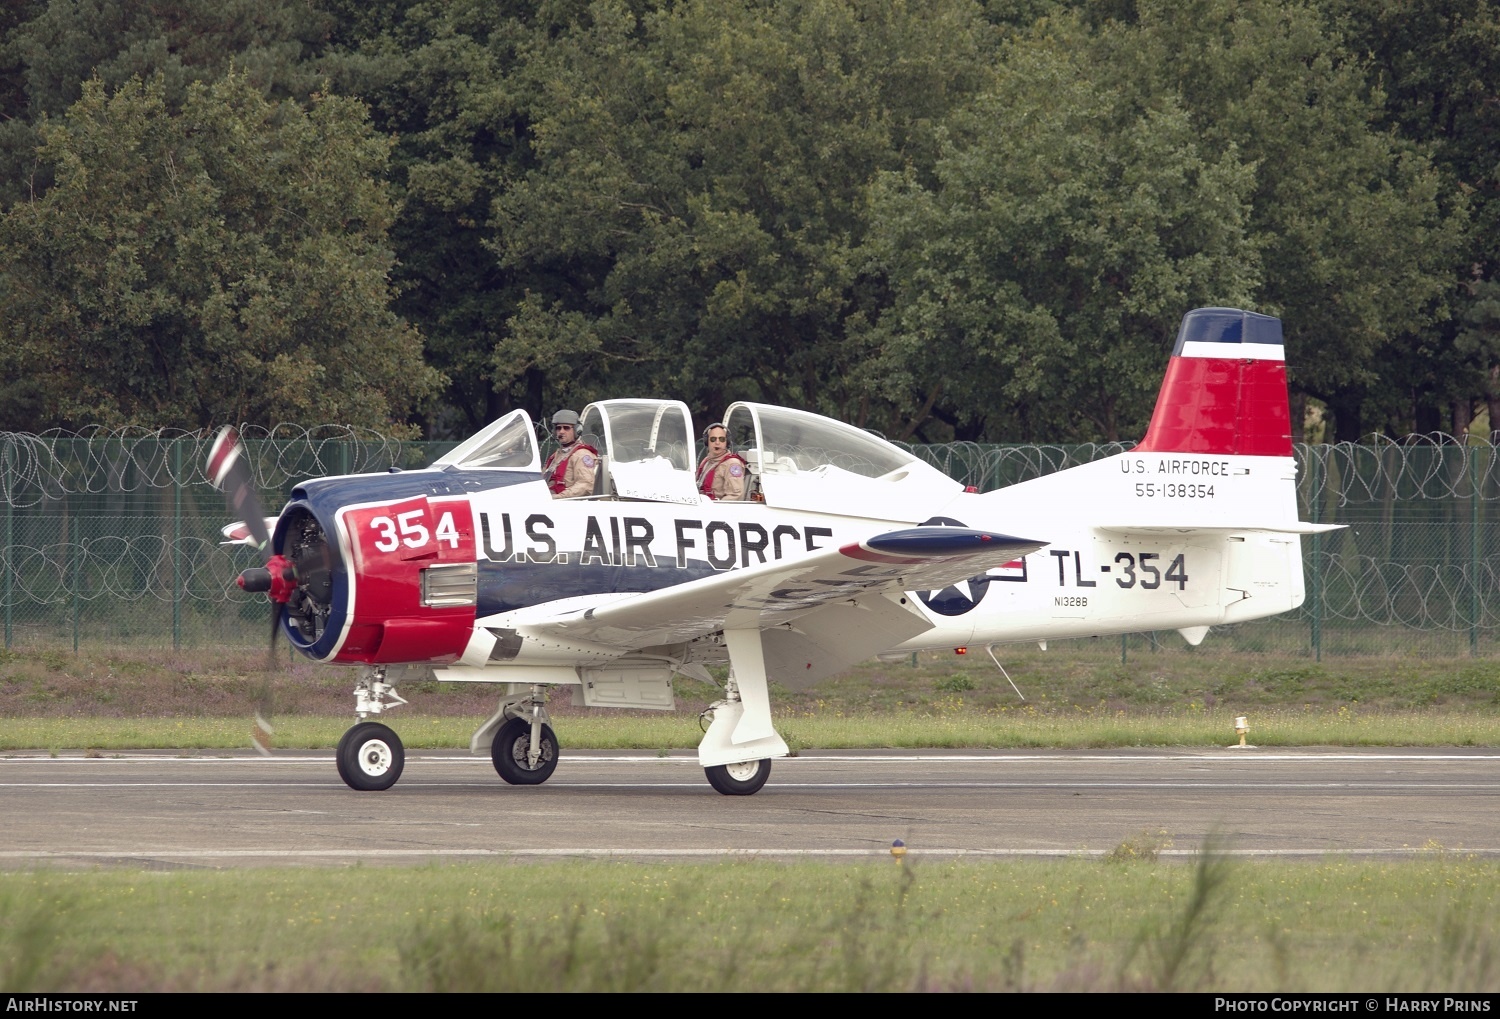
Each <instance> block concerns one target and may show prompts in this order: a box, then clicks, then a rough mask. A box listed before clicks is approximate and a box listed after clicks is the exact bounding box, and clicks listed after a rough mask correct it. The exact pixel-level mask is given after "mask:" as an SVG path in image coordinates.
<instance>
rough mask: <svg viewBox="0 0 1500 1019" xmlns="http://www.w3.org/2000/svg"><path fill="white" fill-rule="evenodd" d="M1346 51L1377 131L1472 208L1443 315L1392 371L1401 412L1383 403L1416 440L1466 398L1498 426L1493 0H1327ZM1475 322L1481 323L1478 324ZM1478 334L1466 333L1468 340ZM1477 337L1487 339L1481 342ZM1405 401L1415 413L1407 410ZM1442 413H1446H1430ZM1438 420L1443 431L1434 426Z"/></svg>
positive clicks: (1497, 112)
mask: <svg viewBox="0 0 1500 1019" xmlns="http://www.w3.org/2000/svg"><path fill="white" fill-rule="evenodd" d="M1327 2H1328V6H1329V9H1330V10H1332V11H1334V12H1335V13H1336V14H1337V15H1338V16H1339V17H1340V19H1341V21H1342V22H1343V24H1344V25H1346V30H1347V33H1348V38H1349V45H1350V46H1351V48H1353V49H1355V51H1356V52H1360V53H1364V54H1368V56H1369V59H1370V61H1371V67H1372V71H1373V72H1374V73H1376V74H1377V75H1378V76H1379V77H1378V80H1379V83H1380V86H1381V90H1382V93H1383V95H1384V97H1385V123H1387V124H1390V125H1392V126H1393V127H1395V129H1396V130H1398V131H1399V132H1400V133H1401V135H1402V136H1403V137H1405V138H1407V139H1409V140H1411V141H1413V142H1416V143H1418V144H1420V145H1422V146H1424V147H1425V148H1426V149H1428V150H1429V151H1430V152H1431V153H1432V158H1433V162H1434V164H1435V165H1436V166H1437V167H1438V168H1439V169H1440V170H1441V171H1442V173H1443V174H1444V177H1445V180H1444V188H1445V189H1446V190H1449V191H1452V192H1457V193H1461V194H1462V195H1463V196H1464V197H1465V198H1466V199H1467V201H1468V203H1469V206H1470V208H1471V209H1472V215H1471V217H1470V220H1469V223H1468V227H1467V229H1466V230H1465V231H1464V235H1463V238H1462V240H1461V242H1460V243H1459V245H1458V249H1457V251H1456V252H1455V257H1454V260H1453V265H1452V267H1451V273H1452V277H1453V282H1454V285H1455V286H1454V290H1453V292H1452V295H1451V298H1452V304H1453V306H1454V313H1453V315H1452V317H1451V318H1450V319H1449V320H1448V321H1445V322H1439V323H1436V325H1435V326H1434V328H1432V329H1429V330H1426V331H1425V335H1424V340H1425V341H1426V342H1424V343H1423V344H1421V345H1420V346H1418V345H1413V346H1412V347H1411V349H1410V350H1409V351H1408V352H1407V356H1406V357H1405V358H1404V359H1403V362H1402V363H1401V364H1399V365H1393V366H1392V367H1393V368H1395V369H1396V372H1395V374H1396V375H1397V377H1398V378H1402V379H1405V380H1410V381H1411V382H1418V383H1419V384H1418V385H1409V387H1404V388H1406V392H1405V393H1404V394H1400V395H1405V396H1407V400H1406V401H1405V402H1404V404H1403V403H1402V402H1400V401H1398V400H1394V399H1389V398H1388V399H1387V401H1386V402H1387V404H1395V406H1394V407H1389V408H1387V412H1388V413H1390V412H1393V411H1401V412H1404V416H1405V417H1406V418H1407V420H1408V422H1409V426H1414V427H1415V428H1416V429H1417V430H1418V431H1426V430H1430V429H1433V428H1436V427H1442V428H1443V429H1444V430H1448V431H1452V432H1454V433H1457V432H1459V431H1461V430H1462V429H1463V428H1466V427H1467V426H1468V423H1469V415H1470V413H1471V409H1472V408H1471V404H1472V402H1473V401H1474V399H1475V398H1476V397H1477V398H1479V399H1481V400H1483V401H1484V402H1485V403H1486V404H1487V405H1488V406H1489V407H1490V411H1491V413H1490V422H1491V424H1490V427H1491V429H1495V428H1496V427H1497V422H1500V414H1497V413H1496V411H1497V410H1500V406H1497V402H1500V391H1497V380H1500V348H1497V345H1496V343H1495V341H1494V339H1493V333H1494V327H1493V321H1494V316H1495V306H1494V300H1495V298H1494V293H1495V288H1494V286H1493V284H1494V283H1495V282H1496V280H1497V279H1500V155H1497V153H1496V148H1495V139H1496V138H1497V136H1500V5H1497V4H1495V3H1494V2H1492V0H1381V2H1378V3H1377V2H1365V0H1360V2H1354V0H1327ZM1484 323H1490V324H1488V325H1484ZM1476 330H1477V331H1476ZM1481 337H1490V338H1489V339H1487V340H1482V339H1481ZM1413 397H1415V399H1416V401H1417V402H1416V405H1415V406H1413V405H1412V398H1413ZM1444 403H1447V404H1449V405H1451V408H1452V409H1451V411H1450V413H1449V414H1448V415H1440V414H1438V413H1437V412H1438V411H1439V410H1440V409H1445V408H1440V406H1439V405H1441V404H1444ZM1440 416H1447V417H1449V418H1451V421H1442V422H1441V424H1439V423H1438V420H1437V419H1438V418H1439V417H1440Z"/></svg>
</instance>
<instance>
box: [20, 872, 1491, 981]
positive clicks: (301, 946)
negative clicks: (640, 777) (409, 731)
mask: <svg viewBox="0 0 1500 1019" xmlns="http://www.w3.org/2000/svg"><path fill="white" fill-rule="evenodd" d="M1497 907H1500V862H1497V861H1492V860H1481V859H1473V858H1467V857H1464V856H1462V855H1461V854H1455V853H1449V852H1443V851H1440V850H1434V851H1431V852H1429V853H1425V854H1423V855H1422V856H1421V857H1419V858H1418V859H1416V860H1408V861H1403V862H1401V863H1389V864H1387V863H1371V862H1361V861H1350V860H1340V859H1329V860H1326V861H1324V862H1321V863H1300V864H1294V863H1284V862H1274V861H1243V860H1241V861H1236V862H1232V863H1231V862H1230V861H1229V860H1228V859H1227V858H1225V857H1223V856H1216V855H1214V854H1213V853H1211V852H1210V853H1207V854H1204V855H1203V856H1201V857H1199V858H1198V860H1197V863H1196V865H1189V866H1184V865H1181V864H1164V863H1162V862H1160V861H1159V860H1158V859H1156V857H1155V854H1152V853H1149V852H1147V853H1139V852H1135V851H1132V852H1130V853H1123V854H1112V855H1111V856H1110V857H1108V858H1106V859H1104V860H1084V859H1073V860H1061V861H1030V860H1026V861H982V862H980V861H969V862H963V863H946V862H945V863H924V862H922V861H921V860H920V858H914V857H908V858H907V861H906V862H905V863H904V864H891V863H885V862H881V863H878V864H876V863H870V864H859V865H848V864H840V865H830V864H822V863H791V864H781V863H776V862H772V861H766V860H762V861H749V862H746V861H738V862H735V863H724V864H702V865H681V864H679V865H644V864H629V863H623V862H598V861H571V862H567V863H548V864H533V863H526V864H514V863H512V864H469V865H462V866H430V865H429V866H420V867H390V868H384V867H383V868H380V869H379V870H378V871H372V870H370V869H366V868H362V867H358V866H355V867H351V868H349V869H346V870H342V871H329V870H322V869H320V870H298V869H276V870H252V871H244V870H237V871H234V872H226V873H217V872H195V871H188V872H185V871H168V872H143V871H135V870H114V871H100V872H89V873H71V874H69V873H56V872H48V871H38V872H30V873H12V874H0V991H45V990H68V991H155V990H192V991H221V990H315V991H349V990H370V991H391V990H410V991H439V990H440V991H508V990H521V991H562V990H568V991H620V990H657V991H701V990H739V991H799V990H831V991H876V990H1055V991H1085V990H1193V991H1210V990H1212V991H1221V992H1223V991H1242V992H1249V991H1269V990H1276V991H1281V992H1295V991H1351V990H1357V991H1359V992H1360V993H1369V994H1373V993H1378V992H1381V991H1408V992H1410V991H1437V992H1449V993H1451V992H1463V991H1467V992H1485V991H1488V992H1494V991H1496V990H1500V936H1497V935H1500V930H1497V926H1496V921H1495V917H1496V916H1497V915H1500V911H1497Z"/></svg>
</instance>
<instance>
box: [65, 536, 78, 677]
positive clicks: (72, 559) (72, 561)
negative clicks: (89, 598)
mask: <svg viewBox="0 0 1500 1019" xmlns="http://www.w3.org/2000/svg"><path fill="white" fill-rule="evenodd" d="M71 523H72V526H71V527H69V528H68V538H69V541H68V560H67V567H66V568H65V569H64V570H63V576H65V577H67V576H70V575H71V578H72V585H73V653H74V654H75V655H76V654H77V653H78V596H79V590H78V589H79V588H80V587H81V586H82V585H81V584H79V583H78V574H79V572H80V571H79V563H78V555H77V554H76V553H75V551H74V546H75V545H76V544H77V542H75V541H73V540H72V539H73V538H74V537H75V536H76V535H75V532H76V531H78V530H79V527H78V521H77V520H76V519H72V521H71Z"/></svg>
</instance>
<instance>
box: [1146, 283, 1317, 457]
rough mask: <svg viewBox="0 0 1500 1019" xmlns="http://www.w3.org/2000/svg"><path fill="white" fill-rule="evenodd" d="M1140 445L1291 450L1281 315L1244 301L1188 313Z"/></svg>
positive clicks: (1154, 449) (1248, 452) (1155, 449)
mask: <svg viewBox="0 0 1500 1019" xmlns="http://www.w3.org/2000/svg"><path fill="white" fill-rule="evenodd" d="M1134 451H1135V452H1137V453H1204V454H1230V455H1234V454H1238V455H1243V456H1286V457H1289V456H1291V455H1292V428H1291V408H1290V405H1289V403H1288V400H1287V384H1286V353H1285V347H1284V346H1283V343H1282V336H1281V320H1280V319H1278V318H1273V317H1271V316H1270V315H1260V314H1257V313H1256V312H1253V311H1242V310H1240V309H1238V308H1198V309H1196V310H1194V311H1190V312H1188V313H1187V314H1186V315H1184V316H1183V318H1182V326H1181V327H1180V328H1179V329H1178V331H1177V345H1176V347H1175V348H1174V349H1173V351H1172V359H1171V361H1169V362H1168V364H1167V373H1166V377H1165V378H1164V379H1163V380H1162V385H1161V390H1160V391H1159V392H1158V393H1157V397H1156V409H1155V410H1154V411H1153V413H1152V415H1151V424H1150V426H1149V427H1148V428H1147V429H1146V435H1145V437H1144V438H1143V439H1141V442H1140V444H1139V445H1137V446H1136V447H1135V450H1134Z"/></svg>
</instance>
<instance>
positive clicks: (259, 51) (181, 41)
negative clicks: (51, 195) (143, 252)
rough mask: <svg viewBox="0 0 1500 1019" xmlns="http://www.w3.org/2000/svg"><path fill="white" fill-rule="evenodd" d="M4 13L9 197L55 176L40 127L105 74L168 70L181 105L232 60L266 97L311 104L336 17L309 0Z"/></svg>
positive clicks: (0, 159)
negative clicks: (41, 168) (43, 161)
mask: <svg viewBox="0 0 1500 1019" xmlns="http://www.w3.org/2000/svg"><path fill="white" fill-rule="evenodd" d="M6 13H7V15H10V14H14V17H15V21H14V23H13V24H7V23H6V20H7V19H5V18H0V31H3V36H0V88H5V89H6V95H5V96H4V97H3V98H0V102H3V108H0V112H3V114H4V117H5V119H4V122H3V124H0V203H7V202H11V201H17V200H20V199H22V198H25V197H27V196H29V195H30V194H32V193H34V191H35V190H38V189H40V190H45V188H46V187H47V186H48V185H49V184H50V181H49V180H48V179H47V178H46V175H45V173H41V174H39V173H38V167H37V166H36V164H35V160H34V155H35V149H36V145H37V135H36V128H37V124H38V123H39V121H40V119H41V118H42V117H45V116H52V117H56V116H58V115H60V114H61V113H62V112H63V111H64V110H66V109H67V108H68V107H69V106H71V105H72V104H73V103H74V102H76V101H77V100H78V99H79V97H80V96H81V95H82V89H83V83H84V82H85V81H88V80H89V79H91V78H98V79H99V80H101V81H102V82H103V83H104V84H105V86H106V87H107V88H109V89H111V90H113V89H116V88H118V87H120V86H121V85H123V84H124V83H125V82H127V81H129V80H130V79H131V78H135V77H139V78H141V79H142V80H150V79H152V78H154V77H158V76H159V77H160V78H161V80H162V82H163V84H164V86H165V95H166V98H167V105H168V107H169V108H171V109H173V110H176V109H179V108H180V107H181V105H182V102H183V100H184V99H185V97H186V95H187V87H188V85H189V84H190V83H192V82H195V81H205V82H206V81H212V80H214V79H217V78H219V77H222V76H223V74H224V72H225V71H227V70H228V69H229V67H230V66H231V65H233V66H234V67H235V68H236V69H237V70H238V71H240V72H241V73H242V74H244V75H246V76H247V77H248V78H249V80H250V81H252V82H254V83H255V84H256V85H257V86H258V87H259V88H260V89H261V91H263V92H264V93H265V94H266V95H267V96H271V97H274V98H293V99H297V100H298V101H300V102H304V103H305V102H307V101H308V99H309V97H310V96H311V95H312V93H313V92H314V91H316V90H317V89H318V87H319V84H320V80H321V78H320V72H319V70H318V69H317V67H316V66H315V64H314V61H315V58H316V57H317V56H318V54H319V53H320V52H321V50H322V49H323V47H324V45H325V40H326V39H327V37H328V34H329V31H330V29H331V27H332V25H333V19H332V18H331V17H330V16H329V15H328V14H327V13H325V12H323V11H322V10H320V9H319V8H318V6H317V5H315V4H312V3H307V2H305V0H170V2H163V0H37V2H34V3H25V2H20V3H15V4H13V5H12V7H11V9H10V10H8V11H7V12H6Z"/></svg>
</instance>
